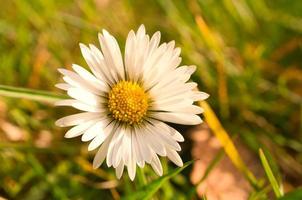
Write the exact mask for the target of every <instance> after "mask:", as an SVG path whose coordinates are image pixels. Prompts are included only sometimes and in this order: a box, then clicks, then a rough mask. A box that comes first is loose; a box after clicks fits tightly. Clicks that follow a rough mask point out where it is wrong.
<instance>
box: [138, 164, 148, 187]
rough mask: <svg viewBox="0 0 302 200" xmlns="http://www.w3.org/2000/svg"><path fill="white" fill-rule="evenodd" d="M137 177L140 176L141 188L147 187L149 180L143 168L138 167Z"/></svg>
mask: <svg viewBox="0 0 302 200" xmlns="http://www.w3.org/2000/svg"><path fill="white" fill-rule="evenodd" d="M137 175H138V183H139V186H140V187H143V186H145V185H147V178H146V175H145V173H144V169H143V168H140V167H138V173H137Z"/></svg>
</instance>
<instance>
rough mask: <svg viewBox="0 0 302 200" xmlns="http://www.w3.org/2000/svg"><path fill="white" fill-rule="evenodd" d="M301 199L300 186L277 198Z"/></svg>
mask: <svg viewBox="0 0 302 200" xmlns="http://www.w3.org/2000/svg"><path fill="white" fill-rule="evenodd" d="M300 199H302V188H298V189H296V190H294V191H292V192H289V193H286V194H285V195H284V196H283V197H281V198H278V200H300Z"/></svg>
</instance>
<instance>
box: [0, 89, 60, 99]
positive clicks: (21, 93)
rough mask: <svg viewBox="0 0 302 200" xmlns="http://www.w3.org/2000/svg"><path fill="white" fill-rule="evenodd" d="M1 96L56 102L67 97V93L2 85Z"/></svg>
mask: <svg viewBox="0 0 302 200" xmlns="http://www.w3.org/2000/svg"><path fill="white" fill-rule="evenodd" d="M0 96H6V97H13V98H24V99H30V100H34V101H39V102H44V103H54V102H55V101H57V100H60V99H66V96H65V95H60V94H55V93H52V92H48V91H41V90H34V89H27V88H21V87H12V86H6V85H0Z"/></svg>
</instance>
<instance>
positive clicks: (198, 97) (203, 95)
mask: <svg viewBox="0 0 302 200" xmlns="http://www.w3.org/2000/svg"><path fill="white" fill-rule="evenodd" d="M209 96H210V95H209V94H207V93H205V92H194V94H193V95H191V98H192V99H193V100H194V101H203V100H205V99H207V98H208V97H209Z"/></svg>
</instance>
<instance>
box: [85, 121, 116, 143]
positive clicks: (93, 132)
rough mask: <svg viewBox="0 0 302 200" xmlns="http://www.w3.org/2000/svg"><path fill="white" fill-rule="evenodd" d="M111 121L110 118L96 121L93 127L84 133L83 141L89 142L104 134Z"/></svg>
mask: <svg viewBox="0 0 302 200" xmlns="http://www.w3.org/2000/svg"><path fill="white" fill-rule="evenodd" d="M109 123H110V121H109V120H108V119H104V120H100V121H98V122H96V123H95V124H94V125H93V126H92V127H90V128H89V129H88V130H86V131H85V133H84V134H83V135H82V138H81V140H82V141H83V142H87V141H90V140H92V139H93V138H95V137H96V136H97V135H99V134H100V135H103V134H104V133H103V129H104V127H106V126H107V125H108V124H109Z"/></svg>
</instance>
